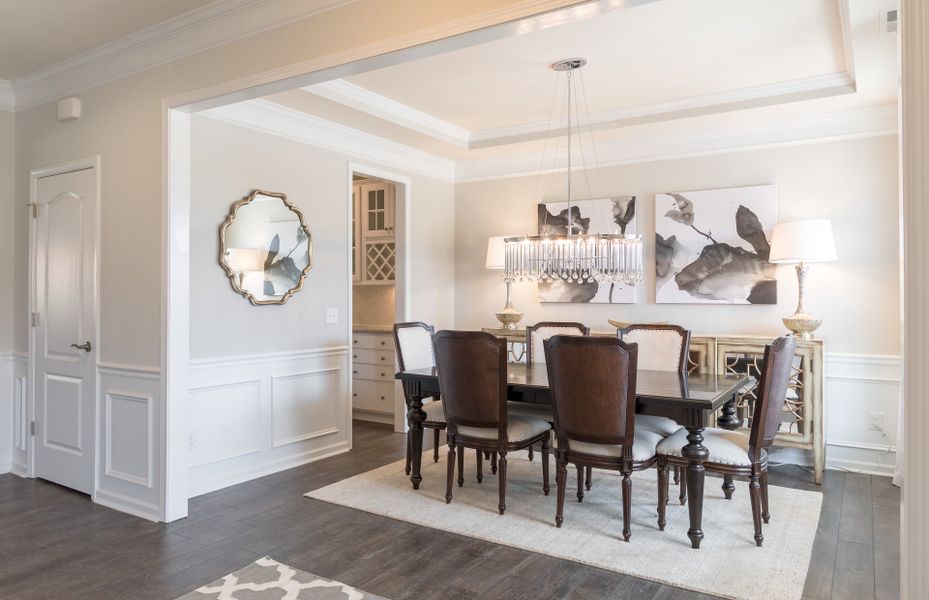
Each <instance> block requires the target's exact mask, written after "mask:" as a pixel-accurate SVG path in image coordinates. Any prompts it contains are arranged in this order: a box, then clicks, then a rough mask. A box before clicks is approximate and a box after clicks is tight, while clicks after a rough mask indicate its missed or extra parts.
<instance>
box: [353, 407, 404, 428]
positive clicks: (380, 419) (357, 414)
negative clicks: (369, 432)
mask: <svg viewBox="0 0 929 600" xmlns="http://www.w3.org/2000/svg"><path fill="white" fill-rule="evenodd" d="M352 419H358V420H359V421H371V422H372V423H384V424H386V425H390V426H391V427H392V426H393V424H394V416H393V415H392V414H388V413H379V412H372V411H369V410H362V409H360V408H353V409H352Z"/></svg>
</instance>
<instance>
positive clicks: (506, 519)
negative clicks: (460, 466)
mask: <svg viewBox="0 0 929 600" xmlns="http://www.w3.org/2000/svg"><path fill="white" fill-rule="evenodd" d="M431 455H432V452H431V451H430V452H427V453H424V454H423V462H422V465H423V466H422V476H423V481H422V485H421V486H420V489H419V491H414V490H413V488H412V486H411V485H410V480H409V477H407V476H405V475H404V473H403V461H398V462H396V463H393V464H390V465H387V466H384V467H381V468H379V469H374V470H373V471H368V472H367V473H362V474H361V475H357V476H355V477H351V478H349V479H345V480H343V481H340V482H338V483H335V484H332V485H330V486H327V487H324V488H321V489H318V490H314V491H312V492H309V493H308V494H306V496H307V497H309V498H315V499H317V500H324V501H326V502H331V503H334V504H339V505H342V506H348V507H351V508H355V509H358V510H363V511H365V512H369V513H374V514H377V515H383V516H385V517H391V518H393V519H398V520H400V521H407V522H410V523H415V524H417V525H423V526H425V527H433V528H435V529H441V530H443V531H449V532H452V533H457V534H461V535H466V536H470V537H473V538H478V539H482V540H486V541H489V542H494V543H497V544H504V545H507V546H512V547H515V548H521V549H524V550H529V551H532V552H538V553H541V554H546V555H549V556H554V557H557V558H563V559H566V560H572V561H576V562H580V563H584V564H587V565H591V566H594V567H599V568H602V569H608V570H610V571H615V572H617V573H624V574H627V575H633V576H636V577H641V578H644V579H650V580H653V581H658V582H661V583H666V584H669V585H672V586H676V587H680V588H684V589H689V590H695V591H698V592H703V593H707V594H712V595H715V596H720V597H723V598H734V599H738V600H742V599H744V600H754V599H760V600H795V599H799V598H800V597H801V593H802V592H803V585H804V581H805V580H806V574H807V569H808V568H809V563H810V554H811V551H812V548H813V539H814V537H815V536H816V528H817V525H818V523H819V512H820V506H821V504H822V494H820V493H819V492H807V491H801V490H794V489H789V488H784V487H777V486H771V487H770V488H769V499H770V509H771V522H770V524H768V525H765V526H764V536H765V539H764V546H763V547H761V548H759V547H757V546H755V541H754V539H753V535H754V528H753V525H752V512H751V504H750V502H749V495H748V483H747V482H740V481H736V482H735V485H736V491H735V494H734V495H733V498H732V500H726V499H725V497H724V496H723V493H722V489H721V487H720V486H721V483H722V480H721V479H717V478H711V477H708V478H707V481H706V493H705V496H704V502H703V532H704V534H705V536H706V537H705V538H704V540H703V544H702V546H701V549H700V550H693V549H691V547H690V540H689V539H688V538H687V529H688V523H689V520H688V513H687V507H686V506H681V505H680V504H679V503H678V501H677V495H678V488H677V487H676V486H674V485H673V484H672V485H671V491H670V495H671V503H670V504H669V505H668V510H667V521H668V523H667V526H666V527H665V531H659V530H658V525H657V515H658V513H657V510H656V505H657V500H658V489H657V471H656V470H655V469H649V470H647V471H642V472H637V473H635V474H634V476H633V484H632V496H633V499H632V539H631V540H630V541H629V542H624V541H623V540H622V502H621V500H620V481H621V480H620V477H619V474H618V473H616V472H611V471H601V470H596V469H595V470H594V478H593V479H594V483H593V489H592V490H591V491H589V492H586V493H585V496H584V501H583V503H578V502H577V498H576V491H577V479H576V477H577V475H576V471H575V469H574V468H573V467H569V470H568V478H569V482H568V492H567V494H566V498H565V514H564V524H563V525H562V526H561V528H560V529H559V528H556V527H555V484H554V481H555V477H554V475H555V468H554V460H551V465H550V469H551V471H550V473H551V481H552V491H551V495H550V496H547V497H546V496H544V495H543V494H542V473H541V470H542V467H541V458H540V457H539V456H538V454H537V455H536V458H535V461H534V462H529V461H528V460H527V459H526V457H525V455H524V454H522V453H514V454H511V455H509V456H508V461H507V462H508V474H507V499H506V506H507V508H506V514H505V515H502V516H501V515H500V514H498V512H497V478H496V476H494V475H491V474H490V472H489V471H490V469H489V465H487V461H485V473H484V482H483V483H481V484H478V483H477V480H476V479H475V477H474V451H473V450H468V451H467V455H466V456H467V459H468V460H466V461H465V484H464V487H458V484H457V483H456V484H455V487H454V490H453V493H454V498H453V500H452V503H451V504H448V505H447V504H445V473H446V471H445V469H446V453H445V451H443V452H442V458H441V460H440V461H439V462H438V463H433V462H432V456H431ZM469 467H470V468H469Z"/></svg>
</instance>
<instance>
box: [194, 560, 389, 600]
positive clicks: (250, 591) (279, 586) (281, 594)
mask: <svg viewBox="0 0 929 600" xmlns="http://www.w3.org/2000/svg"><path fill="white" fill-rule="evenodd" d="M177 600H385V599H384V598H382V597H381V596H375V595H373V594H368V593H366V592H362V591H361V590H356V589H355V588H353V587H351V586H348V585H345V584H344V583H339V582H338V581H332V580H331V579H326V578H324V577H319V576H318V575H313V574H312V573H307V572H305V571H301V570H300V569H294V568H293V567H288V566H287V565H284V564H281V563H279V562H277V561H276V560H273V559H271V558H268V557H267V556H266V557H264V558H260V559H258V560H256V561H255V562H253V563H252V564H250V565H248V566H247V567H244V568H242V569H239V570H238V571H236V572H235V573H230V574H229V575H226V576H225V577H223V578H221V579H217V580H216V581H214V582H213V583H211V584H208V585H205V586H203V587H202V588H200V589H198V590H195V591H193V592H190V593H189V594H187V595H186V596H182V597H180V598H178V599H177Z"/></svg>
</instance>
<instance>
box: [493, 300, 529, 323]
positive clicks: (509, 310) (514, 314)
mask: <svg viewBox="0 0 929 600" xmlns="http://www.w3.org/2000/svg"><path fill="white" fill-rule="evenodd" d="M494 316H496V317H497V320H498V321H500V322H501V323H502V324H503V328H504V329H516V324H517V323H519V322H520V321H521V320H522V318H523V313H521V312H519V311H518V310H516V309H515V308H513V306H512V305H511V304H507V305H506V307H505V308H503V310H501V311H500V312H497V313H494Z"/></svg>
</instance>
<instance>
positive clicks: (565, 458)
mask: <svg viewBox="0 0 929 600" xmlns="http://www.w3.org/2000/svg"><path fill="white" fill-rule="evenodd" d="M544 348H545V362H546V367H547V369H548V383H549V390H550V392H551V397H552V405H553V408H554V410H553V413H554V416H555V437H556V438H557V440H558V446H557V448H556V450H555V461H556V465H557V468H556V476H555V482H556V485H557V487H558V494H557V496H558V503H557V509H556V513H555V524H556V525H557V526H558V527H561V524H562V523H563V522H564V497H565V489H566V487H567V477H568V470H567V466H568V464H574V465H577V467H578V473H579V474H580V473H581V468H582V467H597V468H598V469H610V470H614V471H619V472H620V473H621V474H622V478H623V479H622V500H623V539H625V540H626V541H627V542H628V541H629V538H630V537H631V536H632V529H631V512H632V479H631V476H632V472H633V471H639V470H643V469H647V468H649V467H651V466H652V465H653V464H654V463H655V461H656V456H655V446H656V445H657V444H658V443H659V442H660V441H661V439H662V438H661V436H660V435H658V434H657V433H655V432H653V431H649V430H645V429H643V430H638V429H636V426H635V425H636V424H635V404H636V354H637V348H636V345H635V344H626V343H625V342H622V341H620V340H618V339H615V338H609V337H573V336H563V335H557V336H554V337H552V338H551V339H549V340H546V342H545V344H544Z"/></svg>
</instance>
